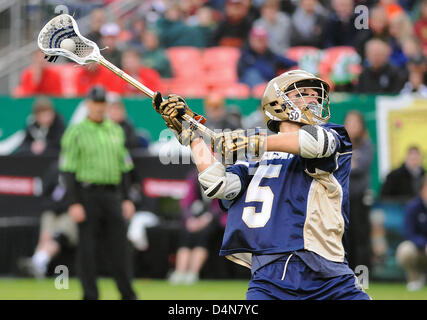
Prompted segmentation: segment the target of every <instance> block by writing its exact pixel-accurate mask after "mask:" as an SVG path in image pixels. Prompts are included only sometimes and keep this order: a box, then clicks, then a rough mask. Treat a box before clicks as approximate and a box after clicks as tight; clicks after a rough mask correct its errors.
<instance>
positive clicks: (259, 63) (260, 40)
mask: <svg viewBox="0 0 427 320" xmlns="http://www.w3.org/2000/svg"><path fill="white" fill-rule="evenodd" d="M296 65H297V62H295V61H293V60H290V59H288V58H286V57H284V56H279V55H277V54H274V53H273V52H272V51H271V50H270V49H269V48H268V33H267V30H266V29H264V28H263V27H254V28H252V30H251V33H250V36H249V46H245V47H243V49H242V54H241V56H240V58H239V61H238V65H237V72H238V75H239V81H240V82H243V83H245V84H247V85H249V86H250V87H254V86H256V85H257V84H261V83H265V82H268V81H269V79H271V78H274V77H275V76H276V74H278V73H279V72H280V71H284V70H285V69H289V68H291V67H294V66H296Z"/></svg>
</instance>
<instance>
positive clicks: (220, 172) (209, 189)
mask: <svg viewBox="0 0 427 320" xmlns="http://www.w3.org/2000/svg"><path fill="white" fill-rule="evenodd" d="M199 182H200V184H201V186H202V188H203V190H204V193H205V195H206V196H207V197H208V198H210V199H213V198H218V199H226V200H232V199H234V198H235V197H236V196H237V195H238V194H239V193H240V190H241V188H242V186H241V182H240V178H239V176H238V175H237V174H234V173H231V172H226V171H225V167H224V165H222V164H221V163H219V162H215V163H214V164H213V165H211V166H209V167H208V168H207V169H205V170H204V171H203V172H201V173H199Z"/></svg>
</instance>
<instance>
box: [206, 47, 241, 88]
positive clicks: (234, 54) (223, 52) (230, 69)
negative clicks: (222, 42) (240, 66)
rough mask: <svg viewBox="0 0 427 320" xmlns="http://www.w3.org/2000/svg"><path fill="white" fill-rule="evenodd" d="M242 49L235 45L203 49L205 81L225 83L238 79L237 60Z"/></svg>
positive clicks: (207, 82) (209, 83)
mask: <svg viewBox="0 0 427 320" xmlns="http://www.w3.org/2000/svg"><path fill="white" fill-rule="evenodd" d="M239 58H240V50H239V49H238V48H234V47H212V48H207V49H205V50H204V51H203V55H202V63H203V70H204V81H205V82H206V84H207V85H215V84H217V83H218V82H219V81H220V82H221V83H223V84H228V83H230V84H231V83H236V82H237V81H238V75H237V62H238V60H239Z"/></svg>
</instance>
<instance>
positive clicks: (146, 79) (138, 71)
mask: <svg viewBox="0 0 427 320" xmlns="http://www.w3.org/2000/svg"><path fill="white" fill-rule="evenodd" d="M122 66H123V71H125V72H126V73H127V74H129V75H130V76H132V77H133V78H135V79H136V80H138V81H139V82H141V83H143V84H144V85H145V86H147V87H148V88H151V89H152V90H159V91H162V81H161V77H160V75H159V73H158V72H157V71H156V70H154V69H151V68H147V67H145V66H143V65H142V62H141V57H140V54H139V53H138V51H136V50H134V49H128V50H126V51H124V52H123V55H122ZM116 79H117V81H118V84H117V86H118V87H119V92H120V93H121V94H122V95H136V94H140V91H139V90H138V89H136V88H135V87H134V86H132V85H131V84H129V83H128V82H126V81H124V80H123V79H120V78H116Z"/></svg>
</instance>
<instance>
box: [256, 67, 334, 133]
mask: <svg viewBox="0 0 427 320" xmlns="http://www.w3.org/2000/svg"><path fill="white" fill-rule="evenodd" d="M329 89H330V87H329V84H328V83H327V82H326V81H324V80H322V79H320V78H317V77H316V76H314V75H313V74H311V73H309V72H307V71H304V70H292V71H288V72H285V73H282V74H281V75H280V76H277V77H275V78H273V79H272V80H270V82H269V83H268V84H267V87H266V88H265V90H264V94H263V96H262V100H261V106H262V111H263V113H264V119H265V122H266V124H267V127H268V128H269V129H270V130H271V131H273V132H276V133H277V132H278V131H279V124H280V122H282V121H293V122H299V123H302V124H311V125H315V124H317V125H320V124H323V123H326V122H328V120H329V118H330V113H329Z"/></svg>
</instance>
